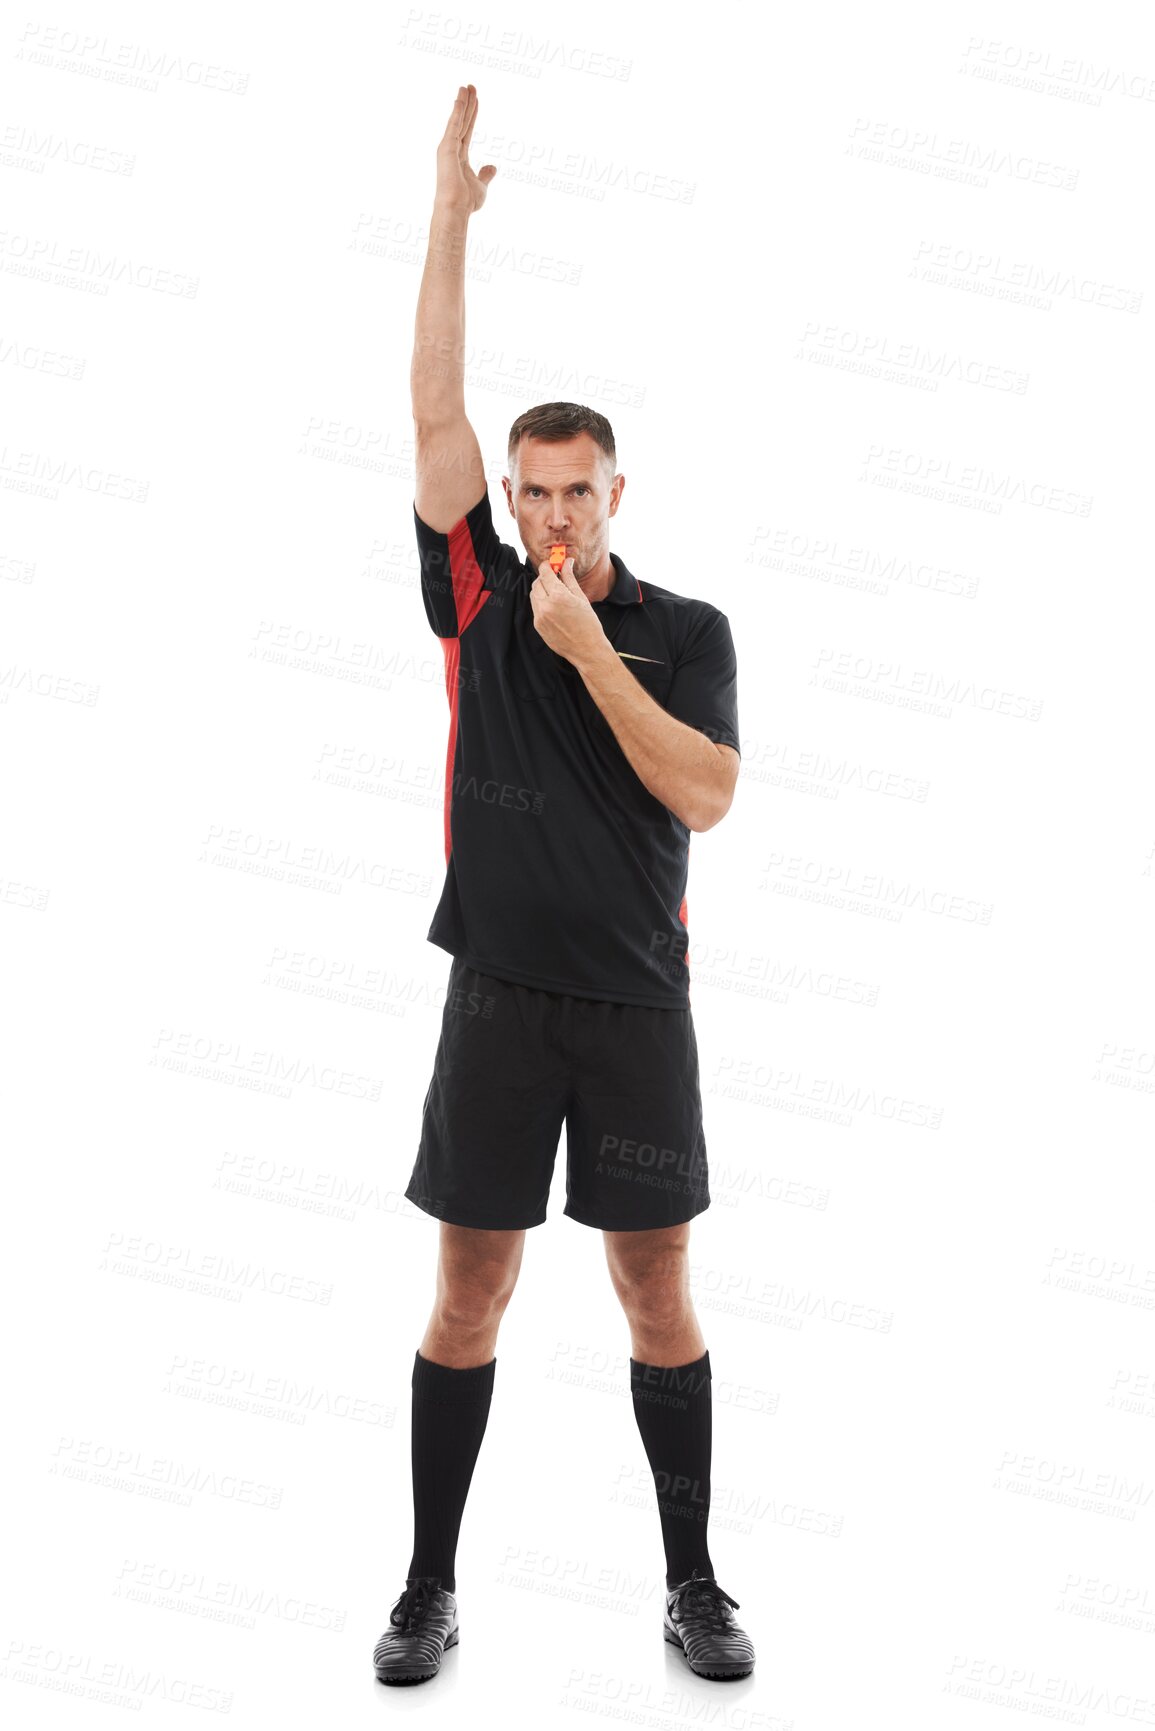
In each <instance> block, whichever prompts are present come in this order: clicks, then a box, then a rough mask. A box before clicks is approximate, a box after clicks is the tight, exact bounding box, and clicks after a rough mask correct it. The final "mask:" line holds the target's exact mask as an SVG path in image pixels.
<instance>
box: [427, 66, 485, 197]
mask: <svg viewBox="0 0 1155 1731" xmlns="http://www.w3.org/2000/svg"><path fill="white" fill-rule="evenodd" d="M476 119H477V90H476V87H475V86H474V85H472V84H463V85H461V86H460V88H459V89H458V92H457V101H456V102H455V103H454V104H453V112H452V114H451V115H450V116H449V123H448V125H447V126H446V128H445V132H444V135H443V137H442V140H441V143H440V144H439V145H438V147H437V198H438V202H439V203H441V204H444V205H446V206H451V207H452V208H454V209H456V210H463V211H465V212H466V214H467V215H469V216H472V214H473V212H474V211H475V210H480V209H481V207H482V205H483V204H484V203H485V194H486V191H487V189H488V187H489V183H490V181H491V180H492V179H493V177H494V175H495V174H496V173H497V169H496V168H495V167H494V165H493V163H492V162H487V163H486V165H485V167H484V168H483V169H481V170H480V172H479V173H476V174H475V173H474V171H473V169H472V168H470V166H469V140H470V139H471V138H472V137H473V123H474V121H475V120H476Z"/></svg>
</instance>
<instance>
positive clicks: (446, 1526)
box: [409, 1352, 497, 1593]
mask: <svg viewBox="0 0 1155 1731" xmlns="http://www.w3.org/2000/svg"><path fill="white" fill-rule="evenodd" d="M496 1365H497V1360H496V1358H491V1359H490V1361H489V1363H488V1364H479V1365H474V1366H471V1367H470V1368H469V1369H467V1370H454V1369H452V1367H451V1366H449V1365H447V1364H435V1363H434V1362H433V1360H432V1359H429V1358H422V1356H421V1354H420V1353H419V1352H418V1353H417V1354H416V1355H415V1357H414V1360H413V1379H412V1381H413V1420H412V1439H413V1558H412V1561H411V1562H410V1564H409V1580H411V1581H412V1580H414V1579H416V1577H417V1576H418V1575H438V1576H440V1578H441V1585H442V1586H443V1587H445V1588H446V1589H447V1590H448V1591H449V1592H451V1593H452V1592H456V1590H457V1577H456V1575H455V1574H454V1572H453V1571H454V1568H455V1566H456V1561H457V1536H458V1533H459V1532H460V1530H461V1516H462V1513H463V1511H464V1509H465V1498H466V1496H467V1494H468V1491H469V1483H470V1480H471V1479H472V1477H473V1469H474V1466H475V1465H476V1463H477V1452H478V1450H479V1449H480V1447H481V1439H482V1437H483V1436H484V1435H485V1426H486V1423H487V1421H488V1419H489V1403H490V1400H491V1397H492V1395H493V1378H494V1371H495V1367H496Z"/></svg>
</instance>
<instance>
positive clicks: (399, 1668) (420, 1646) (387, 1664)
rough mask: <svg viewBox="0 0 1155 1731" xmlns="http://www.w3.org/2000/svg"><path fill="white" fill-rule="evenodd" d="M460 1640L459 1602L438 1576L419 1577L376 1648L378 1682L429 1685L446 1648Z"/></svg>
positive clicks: (399, 1603)
mask: <svg viewBox="0 0 1155 1731" xmlns="http://www.w3.org/2000/svg"><path fill="white" fill-rule="evenodd" d="M457 1641H458V1628H457V1600H456V1599H455V1598H454V1596H453V1594H452V1593H451V1592H449V1591H448V1590H447V1589H446V1588H445V1587H443V1586H442V1585H441V1579H440V1577H439V1576H438V1575H416V1576H414V1578H413V1579H412V1580H407V1581H406V1583H405V1591H404V1592H403V1593H402V1595H401V1597H400V1598H399V1599H398V1601H397V1603H396V1604H395V1605H394V1607H393V1609H392V1610H391V1611H390V1613H389V1627H388V1628H387V1629H386V1631H385V1633H384V1634H383V1635H382V1637H381V1639H380V1640H379V1641H378V1643H377V1645H376V1646H375V1647H374V1649H373V1669H374V1670H375V1671H376V1673H377V1681H378V1682H379V1683H428V1681H429V1679H430V1678H431V1677H436V1675H437V1673H438V1671H439V1670H440V1669H441V1660H442V1657H443V1656H444V1653H445V1650H446V1648H447V1647H456V1645H457Z"/></svg>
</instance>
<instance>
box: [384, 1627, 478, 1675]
mask: <svg viewBox="0 0 1155 1731" xmlns="http://www.w3.org/2000/svg"><path fill="white" fill-rule="evenodd" d="M460 1635H461V1631H460V1629H454V1631H453V1633H452V1634H451V1635H450V1637H449V1639H448V1640H447V1641H446V1643H445V1646H444V1648H443V1649H442V1653H443V1655H444V1654H445V1653H448V1651H449V1649H450V1647H456V1645H457V1643H458V1640H459V1639H460ZM373 1669H374V1671H376V1674H377V1681H378V1683H428V1682H429V1681H430V1679H431V1678H433V1677H436V1675H437V1673H438V1671H440V1669H441V1666H440V1665H435V1666H434V1667H433V1669H432V1671H378V1670H377V1667H376V1666H374V1667H373Z"/></svg>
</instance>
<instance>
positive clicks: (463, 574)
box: [413, 487, 519, 637]
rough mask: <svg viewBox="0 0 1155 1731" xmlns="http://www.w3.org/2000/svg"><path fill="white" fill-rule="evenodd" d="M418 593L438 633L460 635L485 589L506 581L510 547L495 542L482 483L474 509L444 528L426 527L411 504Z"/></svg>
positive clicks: (476, 611) (477, 610)
mask: <svg viewBox="0 0 1155 1731" xmlns="http://www.w3.org/2000/svg"><path fill="white" fill-rule="evenodd" d="M413 525H414V529H415V531H416V534H417V556H418V560H419V562H420V565H421V598H422V600H423V601H424V603H425V616H426V618H427V619H428V621H429V624H430V627H431V629H432V630H433V631H434V632H435V633H436V634H437V636H438V637H460V636H461V635H462V633H463V632H464V631H466V630H467V629H468V628H469V626H470V625H472V623H473V621H474V620H475V619H476V618H477V616H478V614H479V613H480V612H481V610H482V608H483V607H484V606H485V604H486V602H487V599H488V596H489V594H490V593H491V592H492V591H493V590H494V589H497V588H500V587H502V586H503V578H504V583H505V584H506V585H508V583H509V580H510V579H509V571H510V561H511V560H512V562H513V565H514V566H515V567H516V565H517V564H518V563H519V560H518V557H517V554H516V552H515V551H514V549H513V548H512V547H510V546H507V545H506V544H505V542H503V541H499V540H498V538H497V531H496V529H495V528H494V526H493V511H492V509H491V507H490V502H489V489H488V487H487V488H486V490H485V492H484V493H483V494H482V496H481V498H480V499H479V500H478V501H477V504H476V505H474V506H473V508H472V509H471V510H469V511H467V512H466V514H465V516H464V517H461V518H460V519H459V520H458V521H457V522H456V523H455V524H454V525H453V528H452V529H450V530H449V531H448V532H447V533H443V532H442V531H441V530H439V529H431V528H430V527H429V524H428V523H426V522H424V521H423V520H422V519H421V518H420V517H419V516H418V515H417V506H416V504H415V505H414V507H413Z"/></svg>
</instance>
